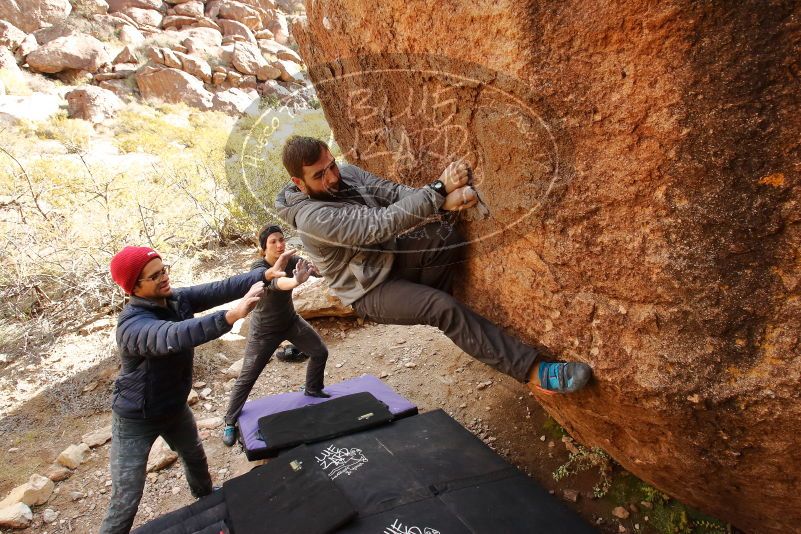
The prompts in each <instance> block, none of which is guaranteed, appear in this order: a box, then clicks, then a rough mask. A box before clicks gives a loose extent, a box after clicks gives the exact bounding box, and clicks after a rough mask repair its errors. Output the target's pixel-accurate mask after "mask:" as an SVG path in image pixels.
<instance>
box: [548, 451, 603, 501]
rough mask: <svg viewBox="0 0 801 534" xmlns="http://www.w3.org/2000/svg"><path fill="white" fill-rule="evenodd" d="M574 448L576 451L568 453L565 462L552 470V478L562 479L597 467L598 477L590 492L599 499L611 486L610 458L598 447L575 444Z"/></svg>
mask: <svg viewBox="0 0 801 534" xmlns="http://www.w3.org/2000/svg"><path fill="white" fill-rule="evenodd" d="M576 449H577V452H572V453H570V457H568V459H567V462H565V463H564V464H562V465H560V466H559V467H558V468H557V469H556V471H554V473H553V478H554V479H555V480H562V479H563V478H567V477H568V476H570V475H575V474H577V473H582V472H584V471H588V470H590V469H592V468H597V469H598V474H599V476H600V479H599V480H598V482H597V483H596V484H595V486H593V488H592V494H593V496H594V497H595V498H596V499H600V498H601V497H603V496H604V495H606V494H607V492H608V491H609V488H610V487H611V486H612V481H611V480H610V478H609V474H610V473H611V472H612V458H611V457H610V456H609V455H608V454H606V452H604V450H603V449H600V448H598V447H593V448H592V449H588V448H586V447H584V446H582V445H577V446H576Z"/></svg>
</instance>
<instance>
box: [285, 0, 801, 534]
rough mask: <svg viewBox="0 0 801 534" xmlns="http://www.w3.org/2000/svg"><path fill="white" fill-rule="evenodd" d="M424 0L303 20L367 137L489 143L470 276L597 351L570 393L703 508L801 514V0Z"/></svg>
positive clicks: (319, 77) (486, 303)
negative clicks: (644, 0)
mask: <svg viewBox="0 0 801 534" xmlns="http://www.w3.org/2000/svg"><path fill="white" fill-rule="evenodd" d="M407 4H408V2H405V1H401V0H388V1H387V2H380V3H375V2H368V1H367V0H331V1H329V2H308V3H307V9H308V23H307V25H295V26H294V27H293V33H294V36H295V38H296V39H297V41H298V44H299V47H300V52H301V56H302V57H303V58H304V60H305V62H306V64H307V65H308V66H309V68H310V74H311V78H312V81H313V82H314V84H315V87H316V90H317V94H318V95H319V98H320V102H321V103H322V106H323V109H324V110H325V113H326V116H327V119H328V122H329V124H330V125H331V126H332V128H333V130H334V133H335V136H336V139H337V143H338V145H339V146H340V147H341V148H342V151H343V153H344V154H346V156H347V157H348V158H349V159H350V161H351V162H352V163H355V164H357V165H361V166H363V167H365V168H367V169H368V170H370V171H372V172H375V173H377V174H379V175H383V176H386V177H389V178H392V179H396V180H400V181H403V182H406V183H410V184H413V185H416V186H420V185H422V184H425V183H427V182H430V181H431V180H433V179H435V178H436V177H437V175H438V174H439V173H440V172H441V170H442V169H443V168H444V167H445V164H446V163H447V161H448V160H449V158H451V157H456V156H464V157H467V158H468V160H469V161H470V162H471V163H472V165H473V166H474V168H475V172H474V175H475V183H476V185H477V187H478V189H479V191H480V192H481V194H482V197H483V200H484V201H485V202H486V204H487V205H488V207H489V209H490V213H491V214H490V216H489V217H488V218H485V219H483V220H474V221H472V222H467V223H465V224H464V225H463V232H464V233H465V235H466V236H467V237H468V238H469V239H470V240H471V245H470V248H469V256H468V259H467V261H466V263H465V264H464V265H463V266H462V268H461V269H460V275H459V284H458V287H459V291H458V292H457V293H458V294H457V296H458V297H459V298H460V299H463V300H464V301H465V302H466V303H467V304H468V305H470V306H471V307H472V308H474V309H475V310H477V311H478V312H480V313H482V314H484V315H486V316H487V317H488V318H489V319H491V320H492V321H494V322H496V323H498V324H501V325H503V326H504V327H505V328H506V329H507V330H508V331H509V332H510V333H513V334H515V335H517V336H519V337H521V338H522V339H524V340H526V341H528V342H532V343H533V342H541V343H543V344H545V345H546V346H548V347H549V348H550V351H551V352H553V353H554V354H555V355H561V356H563V357H568V358H572V359H578V360H582V361H586V362H588V363H590V364H591V365H592V366H593V369H594V374H595V380H594V382H593V383H592V384H591V385H590V387H589V388H588V389H587V390H586V391H584V392H582V393H580V394H577V395H568V396H558V397H545V396H541V395H538V399H539V400H540V401H541V402H542V404H543V405H544V406H545V407H546V409H547V410H548V411H549V412H550V413H551V414H552V415H553V416H554V417H555V418H556V419H557V420H558V421H559V422H560V423H561V424H562V425H564V426H565V427H566V428H567V429H568V430H569V431H570V433H571V434H572V435H573V436H575V437H576V438H578V439H579V440H580V441H582V442H583V443H585V444H587V445H597V446H600V447H603V448H604V449H605V450H606V451H608V452H609V453H610V454H611V455H612V456H613V457H614V458H615V459H616V460H617V461H618V462H620V463H621V464H622V465H623V466H624V467H625V468H626V469H628V470H630V471H631V472H633V473H634V474H635V475H637V476H639V477H641V478H643V479H645V480H646V481H648V482H650V483H652V484H654V485H656V486H657V487H658V488H660V489H662V490H663V491H665V492H667V493H668V494H670V495H672V496H674V497H677V498H679V499H681V500H683V501H684V502H686V503H688V504H691V505H695V506H697V507H699V508H701V509H703V510H705V511H706V512H708V513H710V514H712V515H715V516H717V517H720V518H722V519H725V520H727V521H730V522H732V523H733V524H734V525H736V526H737V527H739V528H741V529H743V530H745V531H748V532H760V533H763V532H764V533H780V532H782V533H783V532H791V531H795V530H797V529H798V525H799V524H801V492H799V491H798V487H799V480H801V446H800V445H801V441H799V436H800V435H801V393H799V392H801V336H800V335H799V332H800V331H801V263H799V261H798V258H799V255H801V252H800V251H801V224H799V223H801V188H799V186H798V184H799V180H801V176H799V170H801V169H800V168H799V166H798V162H799V161H801V145H799V143H798V139H799V138H801V115H799V114H798V109H800V108H801V92H799V90H798V76H799V73H801V63H800V61H801V55H799V54H798V48H797V45H798V35H799V32H798V28H797V22H796V21H797V20H798V19H799V17H801V4H798V3H793V2H783V3H778V4H775V3H774V4H770V5H768V4H764V3H761V2H737V3H709V2H702V3H699V2H693V1H691V0H672V1H669V2H664V3H660V4H658V5H653V4H651V5H648V6H646V5H644V4H639V3H625V2H606V1H601V0H590V1H589V2H575V1H574V2H570V1H568V2H551V3H548V2H546V3H536V5H534V4H532V3H529V2H513V1H511V0H505V1H501V2H495V1H490V0H478V1H476V2H461V3H460V2H456V3H451V4H448V9H446V10H443V9H442V5H441V4H439V3H428V4H427V3H423V2H418V3H415V9H414V12H413V13H410V11H409V9H408V5H407ZM367 12H369V13H370V16H369V17H364V16H363V14H364V13H367ZM390 118H391V119H390ZM509 424H511V423H509Z"/></svg>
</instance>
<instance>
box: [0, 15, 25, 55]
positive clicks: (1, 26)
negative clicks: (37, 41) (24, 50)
mask: <svg viewBox="0 0 801 534" xmlns="http://www.w3.org/2000/svg"><path fill="white" fill-rule="evenodd" d="M23 39H25V32H24V31H22V30H20V29H19V28H17V27H16V26H14V25H13V24H11V23H10V22H8V21H6V20H0V46H4V47H6V48H8V49H9V50H11V51H12V52H14V51H15V50H16V49H17V48H18V47H19V45H20V43H22V40H23Z"/></svg>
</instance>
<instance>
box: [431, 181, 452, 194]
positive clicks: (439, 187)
mask: <svg viewBox="0 0 801 534" xmlns="http://www.w3.org/2000/svg"><path fill="white" fill-rule="evenodd" d="M428 187H430V188H431V189H433V190H434V191H436V192H437V193H439V194H440V195H442V196H443V197H444V196H446V195H447V194H448V193H447V192H446V191H445V184H443V183H442V181H441V180H437V181H435V182H431V183H430V184H428Z"/></svg>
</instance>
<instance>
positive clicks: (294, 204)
mask: <svg viewBox="0 0 801 534" xmlns="http://www.w3.org/2000/svg"><path fill="white" fill-rule="evenodd" d="M283 164H284V167H285V168H286V170H287V172H288V173H289V176H290V178H291V180H292V182H291V183H289V184H287V185H286V186H285V187H284V188H283V189H282V190H281V192H280V193H279V194H278V197H277V198H276V208H277V209H278V212H279V215H280V216H281V217H282V218H283V219H284V220H285V221H287V222H288V223H289V224H291V225H292V226H293V227H295V228H297V230H298V232H299V234H300V237H301V240H302V241H303V245H304V247H305V250H306V252H307V253H308V255H309V257H310V258H311V259H312V261H313V262H314V264H315V265H316V266H317V267H318V269H320V272H321V273H322V274H323V276H325V278H326V280H327V282H328V284H329V286H330V288H331V291H332V293H333V294H335V295H336V296H337V297H339V298H340V299H341V300H342V302H343V303H344V304H351V305H352V306H353V308H354V309H355V310H356V313H358V314H359V315H360V316H361V317H362V318H365V319H369V320H372V321H375V322H378V323H386V324H409V325H411V324H428V325H431V326H436V327H437V328H439V329H440V330H441V331H443V332H444V333H445V335H447V336H448V337H449V338H450V339H451V340H452V341H453V342H454V343H455V344H456V345H457V346H458V347H459V348H461V349H462V350H463V351H465V352H466V353H467V354H469V355H471V356H473V357H474V358H476V359H478V360H480V361H482V362H484V363H486V364H487V365H490V366H492V367H494V368H496V369H498V370H499V371H501V372H503V373H506V374H508V375H510V376H512V377H513V378H515V379H517V380H518V381H520V382H526V383H527V384H528V385H529V387H531V388H536V389H538V390H540V391H544V392H546V393H570V392H574V391H578V390H579V389H581V388H583V387H584V386H585V385H586V384H587V382H588V381H589V379H590V376H591V374H592V371H591V369H590V367H589V366H588V365H587V364H585V363H582V362H546V361H542V360H541V359H539V358H538V357H539V352H538V351H537V350H536V349H535V348H534V347H531V346H528V345H526V344H524V343H522V342H520V341H519V340H517V339H515V338H514V337H512V336H509V335H507V334H505V333H504V332H503V331H502V330H501V329H499V328H498V327H497V326H495V325H494V324H492V323H491V322H490V321H488V320H487V319H485V318H484V317H482V316H480V315H478V314H477V313H475V312H473V311H472V310H470V309H469V308H467V307H466V306H464V305H463V304H462V303H461V302H459V301H458V300H456V299H455V298H454V297H453V296H451V294H450V293H451V288H452V285H453V281H454V274H455V271H454V264H455V263H457V262H458V261H459V258H458V255H459V251H460V250H461V248H462V245H463V243H462V240H461V238H460V236H459V235H458V233H457V232H456V230H455V228H453V227H451V226H449V225H447V224H440V223H429V224H423V223H425V221H426V220H427V219H428V218H429V217H431V216H433V215H435V214H436V213H437V212H438V211H439V210H443V211H459V210H463V209H469V208H471V207H473V206H474V205H475V204H476V202H477V196H476V194H475V191H474V190H473V189H472V188H471V187H470V186H469V185H468V167H467V165H466V164H464V163H459V162H457V163H453V164H451V165H449V166H448V168H446V169H445V171H444V172H443V173H442V175H441V176H440V177H439V179H438V180H436V181H435V182H433V183H432V184H429V185H428V186H426V187H422V188H419V189H416V188H411V187H407V186H404V185H401V184H398V183H395V182H391V181H388V180H383V179H381V178H378V177H377V176H374V175H372V174H370V173H369V172H366V171H364V170H362V169H360V168H358V167H356V166H353V165H343V166H342V167H341V168H340V167H339V166H338V165H337V163H336V161H335V160H334V157H333V156H332V155H331V152H330V151H329V150H328V146H327V145H326V144H325V143H323V142H322V141H320V140H318V139H314V138H310V137H299V136H294V137H291V138H290V139H288V140H287V142H286V144H285V145H284V149H283ZM412 229H414V230H413V231H412V232H410V233H407V234H404V232H407V231H409V230H412ZM402 234H403V235H402Z"/></svg>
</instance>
